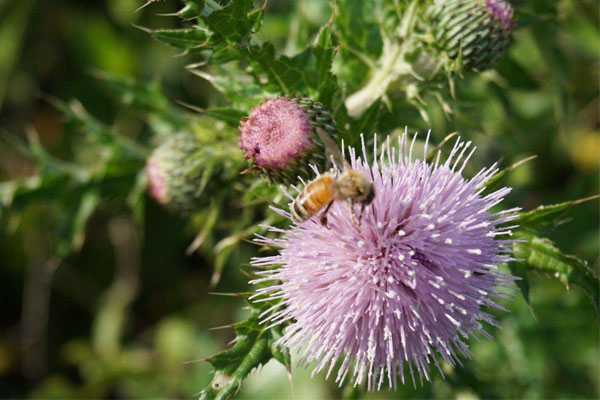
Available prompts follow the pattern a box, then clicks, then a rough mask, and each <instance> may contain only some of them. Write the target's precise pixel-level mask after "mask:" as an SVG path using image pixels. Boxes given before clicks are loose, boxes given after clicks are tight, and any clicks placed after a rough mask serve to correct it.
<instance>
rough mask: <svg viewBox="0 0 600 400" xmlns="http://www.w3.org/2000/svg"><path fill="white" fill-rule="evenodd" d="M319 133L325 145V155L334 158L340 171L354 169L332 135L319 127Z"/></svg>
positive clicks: (329, 158)
mask: <svg viewBox="0 0 600 400" xmlns="http://www.w3.org/2000/svg"><path fill="white" fill-rule="evenodd" d="M316 131H317V135H319V138H320V139H321V141H322V142H323V144H324V145H325V157H327V159H328V160H331V159H333V163H334V164H335V165H336V166H337V167H338V168H339V170H340V171H344V170H346V169H352V168H351V167H350V164H348V161H346V159H345V158H344V156H343V155H342V151H341V150H340V148H339V146H338V145H337V144H336V143H335V142H334V141H333V139H332V138H331V136H329V135H328V134H327V132H325V131H324V130H323V129H321V128H317V129H316Z"/></svg>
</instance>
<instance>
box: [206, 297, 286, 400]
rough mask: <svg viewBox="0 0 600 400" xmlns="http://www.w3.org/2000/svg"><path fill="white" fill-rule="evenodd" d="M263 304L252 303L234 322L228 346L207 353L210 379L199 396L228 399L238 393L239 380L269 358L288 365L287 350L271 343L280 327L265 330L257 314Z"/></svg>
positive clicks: (279, 332) (277, 335) (279, 335)
mask: <svg viewBox="0 0 600 400" xmlns="http://www.w3.org/2000/svg"><path fill="white" fill-rule="evenodd" d="M264 307H266V305H263V306H262V307H261V308H257V307H256V306H255V305H251V314H250V316H249V317H248V318H247V319H246V320H244V321H242V322H240V323H237V324H235V325H234V329H235V332H236V338H235V340H234V341H235V344H234V345H233V347H232V348H231V349H228V350H225V351H223V352H221V353H219V354H216V355H214V356H212V357H209V358H208V359H207V360H206V361H208V362H209V363H211V365H212V366H213V367H214V368H215V375H214V377H213V380H212V381H211V383H210V384H209V385H208V386H207V387H205V388H204V390H202V392H200V399H206V400H208V399H227V398H229V397H231V396H232V395H234V394H235V393H237V391H238V390H239V388H240V386H241V384H242V381H243V380H244V378H246V376H247V375H248V374H249V373H250V371H252V369H254V368H256V367H258V366H260V365H264V364H266V363H267V362H268V361H269V360H270V359H271V358H275V359H276V360H277V361H279V362H281V363H282V364H283V365H284V366H285V367H286V368H289V367H290V358H289V353H287V351H286V350H284V349H280V348H279V347H277V346H274V342H275V341H276V340H277V339H278V338H279V337H281V330H280V329H269V330H265V329H264V325H261V324H260V320H259V316H260V314H261V312H262V310H263V309H264Z"/></svg>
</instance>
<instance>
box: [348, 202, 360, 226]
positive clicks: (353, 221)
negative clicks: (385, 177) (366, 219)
mask: <svg viewBox="0 0 600 400" xmlns="http://www.w3.org/2000/svg"><path fill="white" fill-rule="evenodd" d="M350 219H351V220H352V224H353V225H358V224H359V223H360V221H356V214H355V213H354V199H352V198H351V199H350Z"/></svg>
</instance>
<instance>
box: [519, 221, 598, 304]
mask: <svg viewBox="0 0 600 400" xmlns="http://www.w3.org/2000/svg"><path fill="white" fill-rule="evenodd" d="M515 237H516V238H518V239H522V241H518V242H515V243H514V254H515V257H517V258H519V259H522V263H524V265H526V266H527V267H528V268H529V269H530V270H537V271H543V272H549V273H552V274H554V276H555V277H556V278H558V279H560V281H561V282H563V283H564V284H565V285H566V286H567V288H568V287H569V285H570V284H574V285H577V286H579V287H580V288H581V289H583V291H584V292H585V293H586V294H587V295H588V296H589V297H590V298H591V300H592V302H593V304H594V306H595V307H596V311H599V310H600V282H599V281H598V277H596V276H595V275H594V273H593V271H592V270H591V269H590V267H589V266H588V265H587V263H586V262H585V261H582V260H580V259H578V258H577V257H575V256H572V255H568V254H564V253H562V252H561V251H560V250H559V249H558V248H556V247H555V246H554V244H553V243H552V242H551V241H550V240H549V239H547V238H540V237H537V236H535V235H534V234H533V233H530V232H526V231H518V232H515ZM599 316H600V311H599Z"/></svg>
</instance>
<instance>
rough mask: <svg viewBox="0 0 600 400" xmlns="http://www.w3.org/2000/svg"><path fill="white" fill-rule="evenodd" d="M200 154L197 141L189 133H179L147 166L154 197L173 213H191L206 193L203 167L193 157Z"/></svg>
mask: <svg viewBox="0 0 600 400" xmlns="http://www.w3.org/2000/svg"><path fill="white" fill-rule="evenodd" d="M198 151H199V143H198V140H197V139H196V137H195V136H194V135H192V134H189V133H177V134H175V135H173V136H171V137H170V138H168V139H167V140H166V141H165V142H164V143H162V144H161V145H160V146H158V147H157V148H156V149H155V150H154V151H153V152H152V154H151V155H150V157H148V160H147V162H146V175H147V177H148V189H149V191H150V194H151V195H152V197H154V198H155V199H156V200H157V201H158V202H159V203H161V204H163V205H165V206H167V207H168V208H170V209H172V210H174V211H178V212H182V213H186V212H190V211H192V210H193V209H194V208H195V207H196V206H197V205H198V201H199V199H200V195H201V194H202V191H203V189H204V187H203V186H204V185H203V184H202V174H203V166H202V165H201V163H200V162H199V161H198V159H196V157H194V155H195V154H196V153H197V152H198Z"/></svg>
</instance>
